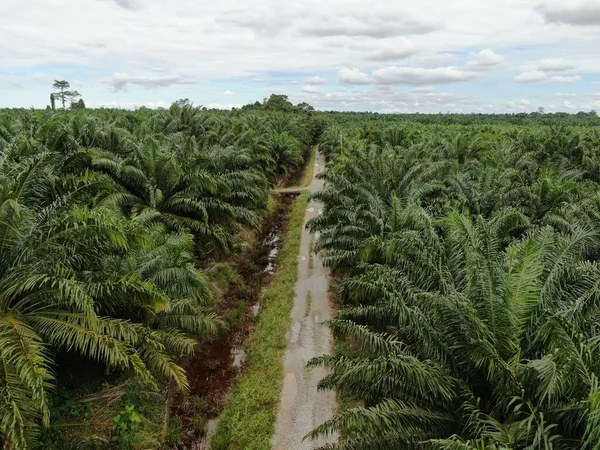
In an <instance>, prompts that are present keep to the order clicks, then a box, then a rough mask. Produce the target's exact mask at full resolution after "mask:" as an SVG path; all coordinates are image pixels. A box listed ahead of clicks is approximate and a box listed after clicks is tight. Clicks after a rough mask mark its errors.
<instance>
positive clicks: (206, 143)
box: [0, 104, 320, 449]
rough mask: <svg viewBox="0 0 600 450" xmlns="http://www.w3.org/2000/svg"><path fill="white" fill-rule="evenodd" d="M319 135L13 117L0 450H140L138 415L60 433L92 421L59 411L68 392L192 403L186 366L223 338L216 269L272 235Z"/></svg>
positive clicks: (181, 119)
mask: <svg viewBox="0 0 600 450" xmlns="http://www.w3.org/2000/svg"><path fill="white" fill-rule="evenodd" d="M319 134H320V125H318V124H317V121H316V120H315V119H314V118H313V117H312V116H310V115H308V114H305V113H302V114H300V113H298V114H293V113H292V114H289V113H288V114H284V113H282V112H266V111H248V112H245V111H244V112H242V111H237V112H234V113H232V112H218V111H203V110H202V109H201V108H195V107H193V106H191V105H189V104H174V105H173V106H172V107H171V108H169V109H163V110H157V111H152V110H149V109H140V110H137V111H122V110H110V109H103V110H85V111H62V112H51V111H30V110H18V109H13V110H0V362H1V366H2V370H0V441H1V442H2V445H3V448H6V449H26V448H55V447H53V446H54V445H55V446H56V448H58V447H60V448H69V445H74V446H77V448H82V446H83V447H86V446H87V447H89V448H133V445H134V443H135V441H136V439H137V437H136V433H137V431H136V430H137V427H138V426H139V422H140V421H141V420H142V419H143V418H140V417H139V415H138V414H137V413H136V412H135V411H134V410H133V409H132V408H129V406H128V407H127V409H126V411H124V413H123V414H121V415H119V416H117V417H115V418H114V424H113V423H112V419H113V418H112V417H108V419H107V420H108V423H109V425H108V428H109V430H110V428H111V425H112V429H113V431H112V440H111V436H110V435H109V436H106V435H104V436H103V435H102V434H101V433H98V432H97V430H94V429H93V428H92V429H90V430H88V433H87V434H84V435H83V436H79V437H78V439H80V440H79V441H77V442H74V443H73V442H67V441H66V440H65V436H72V435H73V433H72V432H70V431H69V430H72V429H69V428H68V429H67V430H66V434H64V435H62V436H60V435H59V436H58V437H57V436H56V435H55V434H53V433H50V432H49V431H48V427H49V426H51V425H52V424H53V423H54V422H55V421H56V420H60V419H61V415H63V413H65V411H66V409H69V408H71V410H73V409H74V410H75V411H74V412H75V415H76V416H77V415H78V416H79V417H80V418H82V417H84V418H86V419H88V420H89V419H90V417H89V410H88V409H86V408H88V407H89V404H75V403H73V402H71V403H70V406H69V405H67V406H65V404H64V402H62V403H61V402H60V401H57V399H56V395H55V393H56V389H55V386H56V384H57V382H58V383H59V384H60V382H61V380H60V379H57V378H59V377H60V376H61V374H64V373H65V370H67V371H68V370H71V369H73V368H77V370H78V373H83V374H84V377H89V378H90V379H91V380H94V381H95V382H102V380H113V381H114V380H115V379H118V380H119V381H123V380H127V379H135V380H137V382H138V383H140V385H141V386H142V387H143V389H144V390H148V391H150V392H152V391H154V392H158V391H157V389H158V387H160V386H162V387H165V386H168V385H175V386H177V387H178V389H180V390H181V391H184V392H185V391H186V390H187V388H188V385H189V380H188V379H187V377H186V373H185V370H184V369H183V368H182V366H181V365H180V363H179V361H180V358H181V357H182V356H186V355H191V354H193V352H194V351H195V350H196V349H197V348H198V346H199V345H207V344H206V343H207V341H209V340H210V339H211V338H213V337H215V336H216V335H217V333H218V332H219V331H220V329H221V328H222V327H223V319H222V318H221V317H219V316H218V314H217V313H216V303H217V302H218V297H217V296H216V295H215V290H214V289H213V286H212V280H211V273H210V272H209V271H208V270H207V268H209V267H210V266H211V264H213V263H214V262H215V261H220V260H223V259H224V258H227V256H228V255H230V254H231V253H234V252H236V251H238V250H239V247H240V245H241V243H242V242H241V237H240V231H242V230H248V229H256V228H257V227H259V225H260V222H261V216H262V214H263V212H264V211H265V209H266V207H267V198H268V191H269V189H270V187H271V186H272V185H273V184H274V183H275V182H276V181H277V180H278V179H280V178H281V177H283V176H285V175H286V173H288V172H290V171H293V170H294V169H295V168H297V167H298V166H299V165H300V164H301V163H302V161H303V155H304V154H305V152H306V150H307V148H308V147H309V146H310V145H312V143H313V142H314V141H315V140H316V139H317V137H318V135H319ZM86 368H87V369H86ZM86 381H88V380H86V379H82V380H76V382H77V383H78V382H80V384H81V385H84V386H85V384H86ZM96 384H97V383H96ZM68 388H69V389H72V390H74V389H75V388H76V386H68ZM69 395H72V394H69ZM86 405H87V406H86ZM65 408H66V409H65ZM71 412H73V411H71ZM156 426H157V427H160V426H161V425H160V424H156ZM50 431H51V430H50ZM49 433H50V434H49ZM138 444H139V442H138ZM145 445H150V447H151V446H152V445H157V444H156V443H154V444H145ZM144 448H149V447H148V446H146V447H144Z"/></svg>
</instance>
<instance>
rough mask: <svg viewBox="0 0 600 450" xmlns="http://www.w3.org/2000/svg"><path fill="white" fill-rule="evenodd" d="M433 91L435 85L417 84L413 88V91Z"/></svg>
mask: <svg viewBox="0 0 600 450" xmlns="http://www.w3.org/2000/svg"><path fill="white" fill-rule="evenodd" d="M433 91H435V87H433V86H417V87H416V88H413V92H421V93H429V92H433Z"/></svg>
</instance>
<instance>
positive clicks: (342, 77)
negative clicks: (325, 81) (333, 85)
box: [338, 67, 371, 84]
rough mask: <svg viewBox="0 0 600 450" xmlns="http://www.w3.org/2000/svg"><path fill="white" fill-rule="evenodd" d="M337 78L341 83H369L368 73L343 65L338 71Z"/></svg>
mask: <svg viewBox="0 0 600 450" xmlns="http://www.w3.org/2000/svg"><path fill="white" fill-rule="evenodd" d="M338 80H339V81H340V83H343V84H371V79H370V78H369V75H367V74H366V73H364V72H361V71H360V70H358V69H350V68H348V67H344V68H342V69H340V71H339V72H338Z"/></svg>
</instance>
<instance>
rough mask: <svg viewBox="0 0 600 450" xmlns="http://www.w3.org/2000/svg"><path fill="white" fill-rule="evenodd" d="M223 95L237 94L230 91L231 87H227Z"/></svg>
mask: <svg viewBox="0 0 600 450" xmlns="http://www.w3.org/2000/svg"><path fill="white" fill-rule="evenodd" d="M223 95H235V92H233V91H230V90H229V89H227V90H226V91H225V92H223Z"/></svg>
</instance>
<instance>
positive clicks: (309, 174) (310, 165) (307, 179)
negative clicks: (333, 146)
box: [299, 145, 319, 187]
mask: <svg viewBox="0 0 600 450" xmlns="http://www.w3.org/2000/svg"><path fill="white" fill-rule="evenodd" d="M317 148H319V146H318V145H313V146H312V147H311V148H310V150H309V152H310V153H309V157H308V162H307V163H306V169H305V170H304V176H303V177H302V181H301V182H300V186H299V187H306V186H308V185H309V184H310V183H311V181H312V179H313V173H314V171H315V159H316V157H317Z"/></svg>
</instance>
